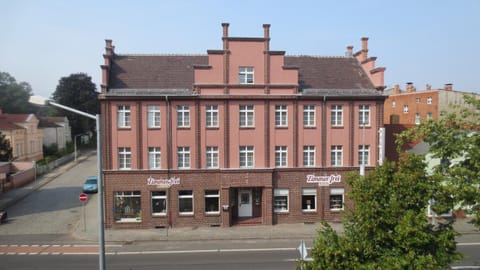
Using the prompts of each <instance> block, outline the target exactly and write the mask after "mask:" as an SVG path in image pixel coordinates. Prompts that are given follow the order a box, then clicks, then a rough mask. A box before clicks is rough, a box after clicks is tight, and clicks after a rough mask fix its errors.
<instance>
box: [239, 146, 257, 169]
mask: <svg viewBox="0 0 480 270" xmlns="http://www.w3.org/2000/svg"><path fill="white" fill-rule="evenodd" d="M254 164H255V147H254V146H252V145H241V146H240V147H239V167H240V168H253V167H254Z"/></svg>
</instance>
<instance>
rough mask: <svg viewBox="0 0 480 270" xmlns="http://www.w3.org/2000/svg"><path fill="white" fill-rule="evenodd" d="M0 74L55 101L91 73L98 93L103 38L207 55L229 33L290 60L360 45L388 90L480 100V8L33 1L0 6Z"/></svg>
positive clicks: (148, 49) (412, 1)
mask: <svg viewBox="0 0 480 270" xmlns="http://www.w3.org/2000/svg"><path fill="white" fill-rule="evenodd" d="M0 7H1V10H2V11H1V16H0V25H1V26H2V31H1V33H0V71H3V72H8V73H10V74H11V75H12V76H14V77H15V78H16V79H17V81H25V82H28V83H30V85H31V86H32V88H33V92H34V93H35V94H37V95H43V96H45V97H49V96H50V95H51V94H52V93H53V91H54V90H55V88H56V86H57V84H58V80H59V79H60V78H61V77H64V76H68V75H70V74H72V73H77V72H85V73H87V74H88V75H90V76H92V78H93V81H94V83H96V84H97V90H100V87H99V84H100V83H101V71H100V65H101V64H102V63H103V58H102V54H103V53H104V47H105V42H104V40H105V39H112V40H113V43H114V45H115V50H116V52H117V53H137V54H206V51H207V50H208V49H220V48H221V47H222V43H221V35H222V28H221V23H222V22H228V23H230V28H229V35H230V36H237V37H251V36H254V37H257V36H258V37H261V36H262V35H263V28H262V24H264V23H269V24H271V29H270V36H271V46H270V47H271V49H272V50H284V51H286V53H287V55H300V54H302V55H322V56H342V55H344V54H345V48H346V46H348V45H353V46H354V51H357V50H359V49H360V47H361V41H360V39H361V37H369V55H370V56H376V57H377V66H385V67H386V68H387V70H386V73H385V84H386V85H387V87H388V88H390V87H393V86H394V85H395V84H399V85H400V86H401V87H402V88H404V86H405V83H406V82H413V83H414V85H415V86H416V87H417V89H418V90H423V89H425V85H426V84H430V85H432V87H433V88H442V87H443V85H444V84H445V83H453V87H454V89H455V90H459V91H465V92H478V93H480V68H479V64H480V54H479V52H477V50H480V16H479V14H480V1H478V0H459V1H448V0H445V1H441V0H423V1H417V0H403V1H385V0H378V1H377V0H375V1H374V0H372V1H368V0H363V1H353V0H351V1H349V0H344V1H321V0H316V1H291V0H289V1H281V0H276V1H267V0H266V1H259V0H244V1H220V0H218V1H213V0H212V1H209V0H201V1H200V0H198V1H193V0H192V1H181V0H172V1H143V0H137V1H122V0H116V1H109V0H105V1H98V0H92V1H90V0H83V1H63V0H62V1H42V0H37V1H27V0H14V1H10V0H0Z"/></svg>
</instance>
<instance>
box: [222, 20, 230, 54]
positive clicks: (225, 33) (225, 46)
mask: <svg viewBox="0 0 480 270" xmlns="http://www.w3.org/2000/svg"><path fill="white" fill-rule="evenodd" d="M228 25H229V24H228V23H222V27H223V36H222V40H223V50H228Z"/></svg>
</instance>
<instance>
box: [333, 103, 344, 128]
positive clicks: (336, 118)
mask: <svg viewBox="0 0 480 270" xmlns="http://www.w3.org/2000/svg"><path fill="white" fill-rule="evenodd" d="M330 114H331V118H332V127H341V126H343V108H342V105H332V107H331V110H330Z"/></svg>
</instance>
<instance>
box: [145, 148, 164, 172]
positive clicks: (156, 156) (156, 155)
mask: <svg viewBox="0 0 480 270" xmlns="http://www.w3.org/2000/svg"><path fill="white" fill-rule="evenodd" d="M161 167H162V152H161V149H160V147H148V168H149V169H150V170H158V169H161Z"/></svg>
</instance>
